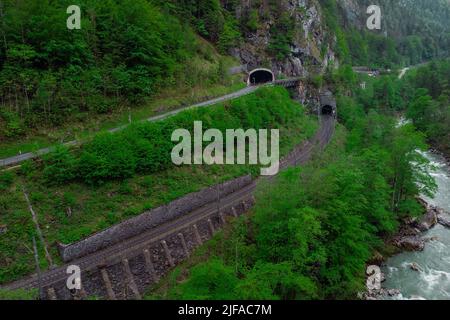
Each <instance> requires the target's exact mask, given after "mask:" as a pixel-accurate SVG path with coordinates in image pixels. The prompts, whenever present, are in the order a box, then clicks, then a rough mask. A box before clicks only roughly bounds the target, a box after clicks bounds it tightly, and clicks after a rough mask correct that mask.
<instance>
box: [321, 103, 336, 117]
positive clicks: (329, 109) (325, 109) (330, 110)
mask: <svg viewBox="0 0 450 320" xmlns="http://www.w3.org/2000/svg"><path fill="white" fill-rule="evenodd" d="M321 113H322V115H329V116H332V115H333V114H334V107H333V106H330V105H324V106H322V110H321Z"/></svg>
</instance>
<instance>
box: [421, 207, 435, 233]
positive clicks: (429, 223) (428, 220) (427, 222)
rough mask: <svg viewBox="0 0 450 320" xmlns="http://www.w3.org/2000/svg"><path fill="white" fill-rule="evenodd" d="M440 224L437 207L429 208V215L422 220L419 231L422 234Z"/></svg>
mask: <svg viewBox="0 0 450 320" xmlns="http://www.w3.org/2000/svg"><path fill="white" fill-rule="evenodd" d="M437 223H438V218H437V209H436V208H435V207H428V209H427V213H426V214H425V216H424V217H423V218H422V219H421V220H420V222H419V224H418V226H417V227H418V229H419V230H420V231H422V232H425V231H428V230H430V229H431V228H433V227H434V226H435V225H436V224H437Z"/></svg>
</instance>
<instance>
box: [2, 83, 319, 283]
mask: <svg viewBox="0 0 450 320" xmlns="http://www.w3.org/2000/svg"><path fill="white" fill-rule="evenodd" d="M263 90H265V95H263V96H262V97H265V99H266V100H267V96H268V95H270V94H271V93H276V92H278V95H277V99H281V100H278V101H283V103H289V105H290V108H301V106H300V105H298V104H297V103H294V102H292V101H290V98H288V97H287V96H286V94H282V97H280V92H283V91H284V89H281V88H266V89H263ZM258 94H259V93H258V92H257V93H255V94H252V95H250V96H247V97H243V98H241V99H237V100H235V101H233V102H232V103H237V104H239V103H241V102H242V101H244V102H245V100H246V99H255V97H258ZM277 99H274V100H273V102H274V103H277ZM217 107H220V106H217ZM199 120H201V119H199ZM271 125H273V126H274V127H277V124H271ZM316 129H317V123H316V121H315V120H314V119H311V118H309V117H307V116H305V115H303V113H299V116H298V117H297V118H296V119H292V121H291V122H290V123H289V125H288V126H286V127H282V128H280V136H281V141H280V146H281V153H282V154H283V155H284V154H287V153H288V151H289V150H290V149H291V148H292V147H293V146H294V145H296V144H297V143H300V142H301V141H304V140H305V139H306V138H309V137H311V136H312V135H313V134H314V132H315V131H316ZM256 170H257V168H256V167H250V166H183V167H174V168H173V169H171V170H167V171H163V172H159V173H156V174H150V175H139V176H135V177H133V178H131V179H129V180H127V181H113V182H109V183H107V184H104V185H102V186H99V187H92V186H87V185H84V184H82V183H71V184H66V185H63V186H57V187H50V186H46V185H45V184H43V183H42V180H41V176H40V174H41V173H40V172H34V173H31V174H29V175H25V174H21V173H17V174H16V176H15V178H14V182H13V184H12V185H11V186H10V187H9V188H8V190H6V191H3V192H1V193H0V225H2V224H4V225H7V226H8V233H7V234H5V235H2V236H0V283H5V282H9V281H13V280H15V279H18V278H20V277H22V276H24V275H26V274H28V273H30V272H33V270H34V266H33V256H32V250H31V248H32V246H31V240H30V234H31V233H32V232H33V230H34V227H33V224H32V221H31V216H30V213H29V212H28V210H27V208H26V204H25V201H24V197H23V195H22V192H21V188H22V186H23V185H25V186H26V187H27V189H28V191H29V192H30V195H31V201H32V203H33V205H34V209H35V211H36V212H37V213H38V215H39V219H40V225H41V228H42V229H43V232H44V236H45V238H46V240H47V242H48V243H49V244H51V253H52V256H53V258H54V259H56V260H57V251H56V248H55V246H54V245H53V244H54V243H55V241H61V242H66V243H67V242H72V241H76V240H79V239H81V238H83V237H85V236H88V235H89V234H91V233H93V232H96V231H99V230H102V229H104V228H107V227H108V226H111V225H113V224H115V223H118V222H120V221H123V220H124V219H127V218H129V217H132V216H135V215H137V214H140V213H141V212H142V211H144V210H147V209H151V208H155V207H157V206H160V205H162V204H165V203H168V202H170V201H171V200H174V199H176V198H179V197H181V196H183V195H185V194H187V193H190V192H195V191H198V190H200V189H202V188H204V187H206V186H210V185H213V184H216V183H218V182H222V181H226V180H229V179H231V178H233V177H237V176H241V175H243V174H247V173H255V172H256ZM22 171H26V170H22ZM69 207H70V209H71V210H72V216H71V217H67V210H68V208H69ZM41 249H42V248H41ZM43 256H44V255H43V253H42V250H41V265H42V267H43V268H46V267H47V265H46V262H45V260H44V258H43ZM57 262H60V261H57Z"/></svg>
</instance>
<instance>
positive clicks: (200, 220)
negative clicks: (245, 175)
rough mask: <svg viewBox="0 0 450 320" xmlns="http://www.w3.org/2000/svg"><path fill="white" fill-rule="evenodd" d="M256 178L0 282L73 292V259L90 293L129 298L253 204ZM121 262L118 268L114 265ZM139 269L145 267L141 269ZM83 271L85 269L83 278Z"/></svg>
mask: <svg viewBox="0 0 450 320" xmlns="http://www.w3.org/2000/svg"><path fill="white" fill-rule="evenodd" d="M334 126H335V120H334V118H333V117H331V116H323V117H322V118H321V126H320V129H319V131H318V132H317V133H316V135H315V137H314V138H313V139H311V141H308V142H306V143H305V144H303V145H301V146H299V147H297V148H295V149H294V150H293V151H292V152H291V153H290V154H289V155H288V156H287V157H285V158H284V159H283V160H282V161H281V163H280V167H281V169H285V168H287V167H290V166H296V165H299V164H304V163H306V162H307V161H308V160H309V159H310V158H311V156H312V154H313V152H314V150H315V149H316V148H318V149H319V150H320V149H323V148H324V147H325V146H326V145H327V144H328V143H329V141H330V139H331V137H332V135H333V132H334ZM262 179H266V178H262ZM259 181H260V180H259V179H257V180H254V181H253V182H252V183H251V184H249V185H247V186H246V187H244V188H242V189H240V190H238V191H236V192H234V193H232V194H230V195H228V196H226V197H224V198H223V199H221V200H220V202H219V203H217V202H214V203H210V204H208V205H206V206H204V207H201V208H198V209H196V210H194V211H192V212H191V213H190V214H188V215H185V216H183V217H180V218H178V219H175V220H173V221H169V222H167V223H164V224H162V225H160V226H158V227H156V228H154V229H151V230H148V231H146V232H144V233H141V234H139V235H137V236H135V237H132V238H130V239H128V240H125V241H123V242H121V243H118V244H115V245H112V246H110V247H107V248H105V249H103V250H100V251H97V252H95V253H93V254H90V255H87V256H85V257H82V258H80V259H77V260H74V261H72V262H70V263H68V264H66V265H63V266H61V267H58V268H56V269H53V270H49V271H46V272H45V273H43V274H42V275H41V278H40V279H38V277H37V275H33V276H31V277H28V278H25V279H22V280H19V281H16V282H13V283H11V284H8V285H6V286H4V287H3V288H5V289H9V290H17V289H26V290H27V289H32V288H39V287H41V288H46V289H47V298H48V299H54V298H57V295H56V292H57V291H58V293H59V296H60V297H61V296H62V297H63V298H64V299H67V298H70V297H73V295H72V294H71V293H70V292H69V291H68V289H65V283H66V280H67V278H68V274H67V272H66V271H67V267H68V266H70V265H75V266H78V267H80V269H81V271H82V279H83V286H84V284H85V283H86V282H88V283H89V277H91V278H95V279H97V280H95V279H93V280H92V281H91V282H92V283H97V285H93V286H91V285H90V284H89V285H88V286H87V287H90V288H89V290H87V291H89V292H88V293H89V295H95V294H99V295H103V296H106V297H108V298H109V299H115V298H116V297H117V294H116V293H115V292H114V289H113V287H114V283H115V287H116V292H117V291H123V290H122V289H117V288H125V289H126V290H125V291H124V292H125V293H123V292H122V294H120V295H119V296H120V297H121V298H124V299H126V298H129V295H128V293H126V292H128V291H129V290H128V289H130V288H131V292H132V294H131V298H133V297H135V298H139V297H140V291H143V290H145V287H146V286H148V284H150V283H154V282H157V280H158V279H159V277H160V276H161V275H163V274H164V273H166V272H167V271H168V270H169V269H170V268H171V267H174V266H175V264H176V262H180V261H182V260H184V259H185V258H187V257H188V256H189V254H190V251H192V250H193V249H194V248H195V247H196V246H198V245H200V244H201V243H203V242H204V241H205V240H207V239H210V238H211V237H212V236H213V235H214V233H215V230H217V229H218V228H220V227H221V226H222V225H224V224H225V223H226V219H227V218H228V216H234V217H236V216H237V215H238V213H244V212H246V211H247V210H248V209H249V208H250V207H251V206H252V205H253V204H254V197H253V193H254V190H255V188H256V186H257V184H258V182H259ZM174 239H175V240H174ZM166 240H167V241H166ZM167 243H169V245H168V244H167ZM180 247H181V249H180ZM149 248H153V249H152V250H153V252H154V255H153V256H151V254H150V249H149ZM171 248H172V249H171ZM180 252H181V253H180ZM173 255H176V256H177V258H176V259H175V258H174V256H173ZM142 257H145V259H142ZM161 257H162V258H161ZM152 259H153V262H152ZM175 260H176V261H175ZM121 264H122V266H123V268H121V270H120V271H117V267H116V266H117V265H121ZM130 265H131V267H130ZM108 268H109V269H108ZM122 269H123V270H122ZM142 269H145V272H143V271H142ZM156 269H158V270H159V272H158V271H157V270H156ZM108 270H109V271H108ZM114 270H115V271H114ZM108 272H109V273H108ZM113 273H114V274H115V275H116V276H115V277H114V278H112V279H113V280H111V279H110V276H109V275H108V274H113ZM83 275H87V278H88V280H87V281H86V279H85V278H86V277H85V276H83ZM137 275H139V277H138V276H137ZM98 278H101V279H102V281H100V282H99V281H98ZM136 278H139V279H137V280H139V281H137V280H136V281H135V279H136ZM142 278H143V279H144V280H142ZM123 279H127V280H123ZM96 281H97V282H96ZM137 282H138V283H139V284H140V288H138V285H137V284H136V283H137ZM98 283H99V284H98ZM99 286H104V288H99ZM55 288H56V290H55ZM105 288H106V291H105ZM81 292H82V295H84V296H85V295H86V293H85V292H84V289H83V290H82V291H81Z"/></svg>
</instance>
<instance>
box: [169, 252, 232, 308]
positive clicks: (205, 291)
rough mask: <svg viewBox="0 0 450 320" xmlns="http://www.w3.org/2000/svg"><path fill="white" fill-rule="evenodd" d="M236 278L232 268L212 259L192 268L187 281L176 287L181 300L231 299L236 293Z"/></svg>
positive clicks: (177, 295)
mask: <svg viewBox="0 0 450 320" xmlns="http://www.w3.org/2000/svg"><path fill="white" fill-rule="evenodd" d="M237 282H238V279H237V277H236V275H235V274H234V272H233V269H232V268H230V267H228V266H225V265H224V264H223V262H222V261H220V260H216V259H213V260H211V261H209V262H207V263H205V264H201V265H199V266H197V267H194V268H193V269H192V275H191V277H190V279H189V281H187V282H185V283H184V284H182V285H181V286H180V288H178V289H179V290H180V293H179V294H176V293H173V294H174V296H176V297H177V298H178V299H182V300H231V299H233V298H234V297H235V295H236V285H237Z"/></svg>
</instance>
